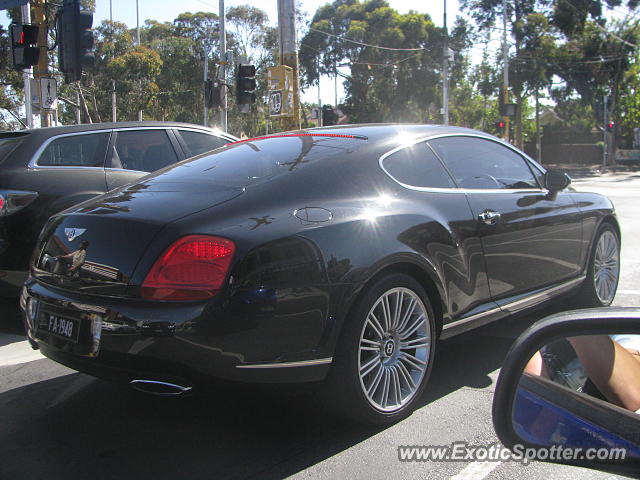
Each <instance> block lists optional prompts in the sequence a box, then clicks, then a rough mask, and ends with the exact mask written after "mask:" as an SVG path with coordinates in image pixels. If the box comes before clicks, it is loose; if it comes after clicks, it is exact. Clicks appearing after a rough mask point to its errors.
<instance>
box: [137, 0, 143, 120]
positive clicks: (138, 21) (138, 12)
mask: <svg viewBox="0 0 640 480" xmlns="http://www.w3.org/2000/svg"><path fill="white" fill-rule="evenodd" d="M136 44H137V46H138V47H139V46H140V9H139V8H138V0H136ZM139 86H140V97H142V81H140V85H139ZM138 121H139V122H141V121H142V110H138Z"/></svg>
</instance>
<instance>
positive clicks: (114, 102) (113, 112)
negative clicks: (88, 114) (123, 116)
mask: <svg viewBox="0 0 640 480" xmlns="http://www.w3.org/2000/svg"><path fill="white" fill-rule="evenodd" d="M109 21H110V22H111V36H112V37H113V0H109ZM116 105H117V100H116V81H115V80H113V79H112V80H111V121H112V122H117V121H118V120H117V110H116Z"/></svg>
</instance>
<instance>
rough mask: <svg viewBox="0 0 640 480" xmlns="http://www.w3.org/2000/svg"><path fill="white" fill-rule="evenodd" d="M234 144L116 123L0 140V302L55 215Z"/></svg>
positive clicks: (175, 126) (162, 126)
mask: <svg viewBox="0 0 640 480" xmlns="http://www.w3.org/2000/svg"><path fill="white" fill-rule="evenodd" d="M235 140H236V138H235V137H233V136H231V135H227V134H223V133H221V132H218V131H215V130H212V129H209V128H206V127H201V126H198V125H190V124H186V123H170V122H120V123H100V124H92V125H72V126H65V127H51V128H40V129H33V130H23V131H18V132H1V133H0V295H5V296H6V295H14V294H15V293H17V291H18V288H19V287H20V286H21V285H22V282H23V281H24V279H25V274H26V270H27V266H28V263H29V258H30V256H31V252H32V251H33V248H34V246H35V243H36V239H37V237H38V234H39V232H40V229H41V228H42V226H43V225H44V223H45V222H46V220H47V219H48V218H49V217H50V216H51V215H52V214H54V213H56V212H59V211H61V210H64V209H65V208H68V207H70V206H72V205H74V204H76V203H79V202H82V201H84V200H87V199H88V198H91V197H94V196H96V195H100V194H102V193H105V192H107V191H108V190H112V189H114V188H116V187H119V186H121V185H125V184H127V183H130V182H133V181H136V180H137V179H139V178H141V177H143V176H145V175H147V173H149V172H153V171H155V170H158V169H160V168H163V167H165V166H167V165H171V164H173V163H176V162H178V161H180V160H184V159H185V158H188V157H192V156H194V155H198V154H200V153H203V152H206V151H209V150H214V149H216V148H218V147H221V146H223V145H225V144H226V143H229V142H233V141H235Z"/></svg>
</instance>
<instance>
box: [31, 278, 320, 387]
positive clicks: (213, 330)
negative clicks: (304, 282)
mask: <svg viewBox="0 0 640 480" xmlns="http://www.w3.org/2000/svg"><path fill="white" fill-rule="evenodd" d="M242 298H243V301H244V302H245V303H246V296H243V297H242ZM20 300H21V301H20V304H21V310H22V315H23V320H24V323H25V327H26V329H27V332H28V336H29V339H30V341H31V342H32V345H34V347H37V348H39V349H40V350H41V351H42V353H43V354H44V355H45V356H47V357H49V358H51V359H52V360H55V361H56V362H58V363H61V364H63V365H66V366H69V367H71V368H73V369H75V370H78V371H81V372H85V373H88V374H90V375H94V376H96V377H101V378H105V379H109V380H116V381H125V382H129V381H131V380H134V379H147V380H157V381H165V382H171V383H177V384H181V385H186V384H189V385H195V384H197V383H199V382H202V381H204V380H206V379H208V378H217V379H224V380H231V381H240V382H251V383H288V382H313V381H318V380H322V379H323V378H324V377H325V376H326V374H327V372H328V369H329V367H330V363H331V357H330V356H329V355H326V353H325V354H324V355H323V354H322V353H321V352H318V351H315V350H313V349H309V348H306V349H305V347H308V346H309V345H310V344H313V343H314V342H315V344H316V345H317V343H318V342H319V341H320V339H321V338H323V331H322V330H318V329H314V331H312V332H310V334H309V335H308V336H307V337H306V338H305V337H304V336H302V338H297V339H296V336H295V334H293V335H292V336H291V337H290V338H289V340H290V341H289V342H286V341H285V342H284V343H283V338H282V335H283V333H284V335H286V332H282V330H281V329H279V328H278V325H277V318H276V319H275V321H274V317H273V315H264V314H261V313H260V312H261V311H263V310H264V305H249V306H247V305H246V304H243V305H238V304H237V301H236V300H234V297H232V298H220V299H214V301H211V302H202V303H188V304H187V303H164V304H162V303H158V302H145V301H131V300H121V299H118V300H116V299H108V298H96V297H88V296H80V295H75V294H73V295H72V294H70V293H68V292H63V291H60V290H57V289H54V288H52V287H48V286H44V285H42V284H39V283H38V282H35V281H33V280H32V279H31V280H29V281H28V282H27V283H26V285H25V287H24V289H23V290H22V293H21V298H20ZM34 301H35V303H33V305H36V307H33V305H32V306H31V307H28V305H29V304H30V303H32V302H34ZM258 303H260V302H258ZM50 315H57V316H60V317H62V318H67V319H73V321H74V322H77V323H76V325H77V326H78V329H79V330H78V331H77V333H76V338H75V339H74V341H70V340H68V339H66V338H62V337H61V336H59V335H55V334H52V333H50V332H49V331H48V327H47V322H48V319H49V318H50ZM96 322H99V323H96ZM269 323H275V328H274V329H270V328H269ZM96 325H100V328H98V329H97V330H96V328H97V327H96ZM294 333H295V332H294ZM298 337H300V336H298ZM315 337H317V338H315ZM285 340H286V339H285ZM283 345H287V346H286V348H284V347H281V348H278V346H283ZM293 352H303V353H302V354H295V353H293Z"/></svg>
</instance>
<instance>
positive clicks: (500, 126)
mask: <svg viewBox="0 0 640 480" xmlns="http://www.w3.org/2000/svg"><path fill="white" fill-rule="evenodd" d="M498 128H504V122H503V121H502V120H500V121H499V122H498Z"/></svg>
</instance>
